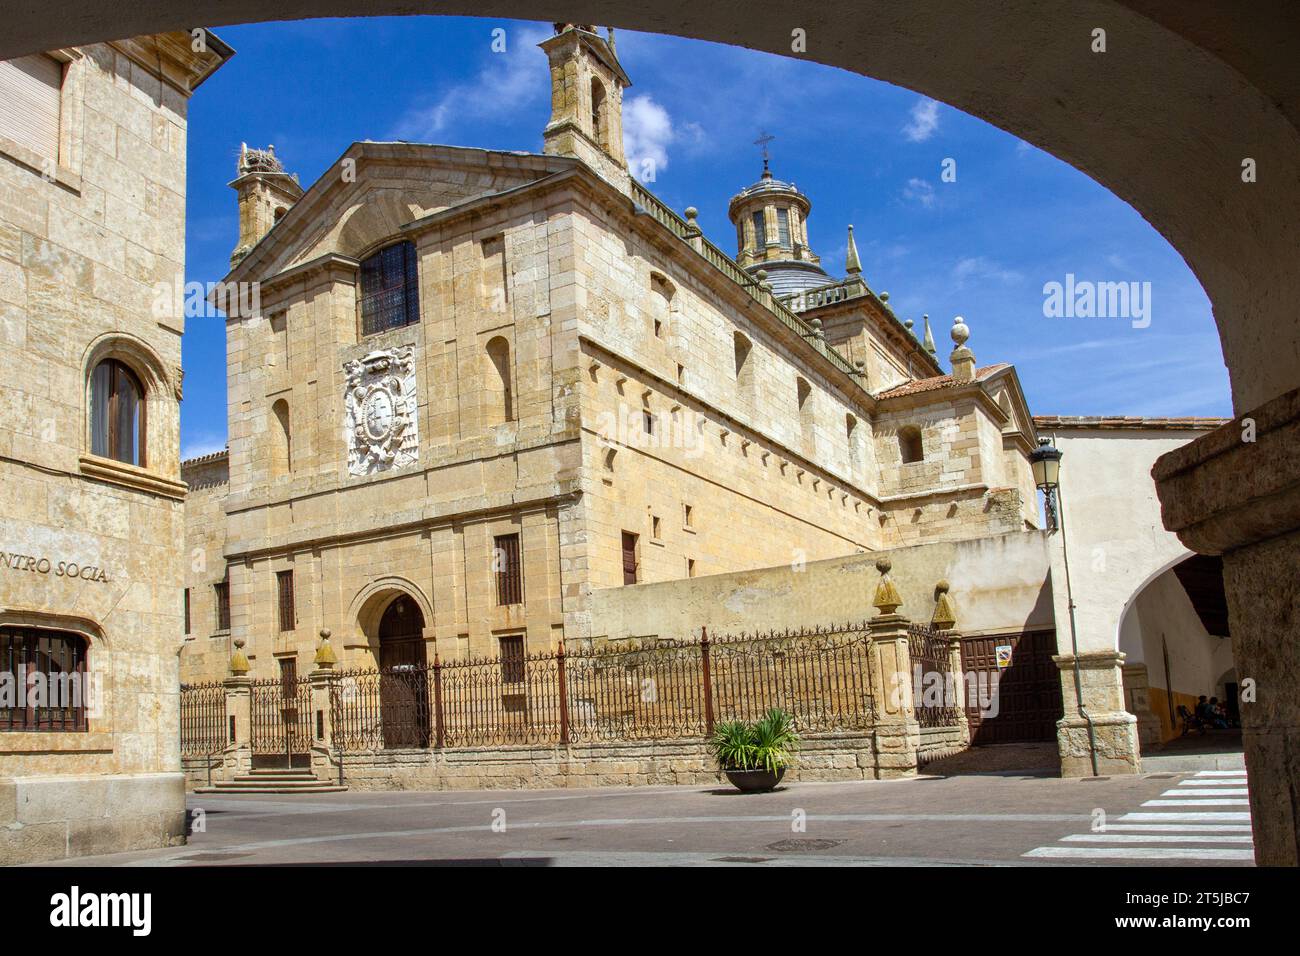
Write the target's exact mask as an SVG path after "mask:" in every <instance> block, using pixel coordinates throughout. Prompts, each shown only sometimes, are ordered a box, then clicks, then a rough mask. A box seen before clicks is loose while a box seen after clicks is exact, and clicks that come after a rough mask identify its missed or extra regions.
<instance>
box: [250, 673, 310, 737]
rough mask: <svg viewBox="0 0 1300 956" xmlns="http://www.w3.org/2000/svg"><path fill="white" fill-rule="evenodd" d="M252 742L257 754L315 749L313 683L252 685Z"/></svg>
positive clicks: (278, 680)
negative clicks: (312, 704)
mask: <svg viewBox="0 0 1300 956" xmlns="http://www.w3.org/2000/svg"><path fill="white" fill-rule="evenodd" d="M249 716H250V720H251V726H250V727H249V742H250V743H251V744H252V749H253V753H255V754H279V753H282V754H302V753H306V752H307V751H308V749H309V748H310V747H311V742H312V710H311V681H310V680H308V679H307V678H305V677H304V678H287V679H286V678H279V677H274V678H269V679H266V680H255V681H252V682H251V699H250V714H249Z"/></svg>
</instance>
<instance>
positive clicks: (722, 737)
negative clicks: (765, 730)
mask: <svg viewBox="0 0 1300 956" xmlns="http://www.w3.org/2000/svg"><path fill="white" fill-rule="evenodd" d="M709 747H710V749H711V750H712V751H713V756H714V758H716V759H717V761H718V766H720V767H721V768H722V769H723V770H749V769H751V768H752V766H753V761H754V744H753V742H752V741H751V740H750V733H749V725H748V724H746V723H745V722H744V721H743V720H724V721H722V722H721V723H719V724H717V725H715V726H714V728H713V738H712V739H711V740H710V741H709Z"/></svg>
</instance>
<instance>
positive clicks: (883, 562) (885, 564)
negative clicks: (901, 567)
mask: <svg viewBox="0 0 1300 956" xmlns="http://www.w3.org/2000/svg"><path fill="white" fill-rule="evenodd" d="M893 566H894V565H893V563H892V562H891V561H890V560H889V559H888V558H877V559H876V570H877V571H879V572H880V573H881V574H888V573H889V571H890V569H891V568H893Z"/></svg>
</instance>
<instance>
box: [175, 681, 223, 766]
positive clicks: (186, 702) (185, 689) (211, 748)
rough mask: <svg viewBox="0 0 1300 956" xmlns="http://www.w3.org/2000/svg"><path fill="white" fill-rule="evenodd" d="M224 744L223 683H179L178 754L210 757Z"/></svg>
mask: <svg viewBox="0 0 1300 956" xmlns="http://www.w3.org/2000/svg"><path fill="white" fill-rule="evenodd" d="M225 746H226V687H225V685H224V684H223V683H222V682H221V681H212V682H211V683H207V684H181V756H183V757H210V756H212V755H213V754H215V753H219V752H220V751H221V750H222V748H224V747H225Z"/></svg>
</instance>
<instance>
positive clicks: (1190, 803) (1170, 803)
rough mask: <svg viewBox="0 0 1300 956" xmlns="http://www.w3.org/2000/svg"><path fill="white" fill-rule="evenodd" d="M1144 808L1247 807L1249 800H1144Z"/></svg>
mask: <svg viewBox="0 0 1300 956" xmlns="http://www.w3.org/2000/svg"><path fill="white" fill-rule="evenodd" d="M1142 806H1144V807H1248V806H1250V801H1249V800H1230V799H1222V800H1220V799H1217V798H1216V799H1210V800H1146V801H1143V803H1142Z"/></svg>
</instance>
